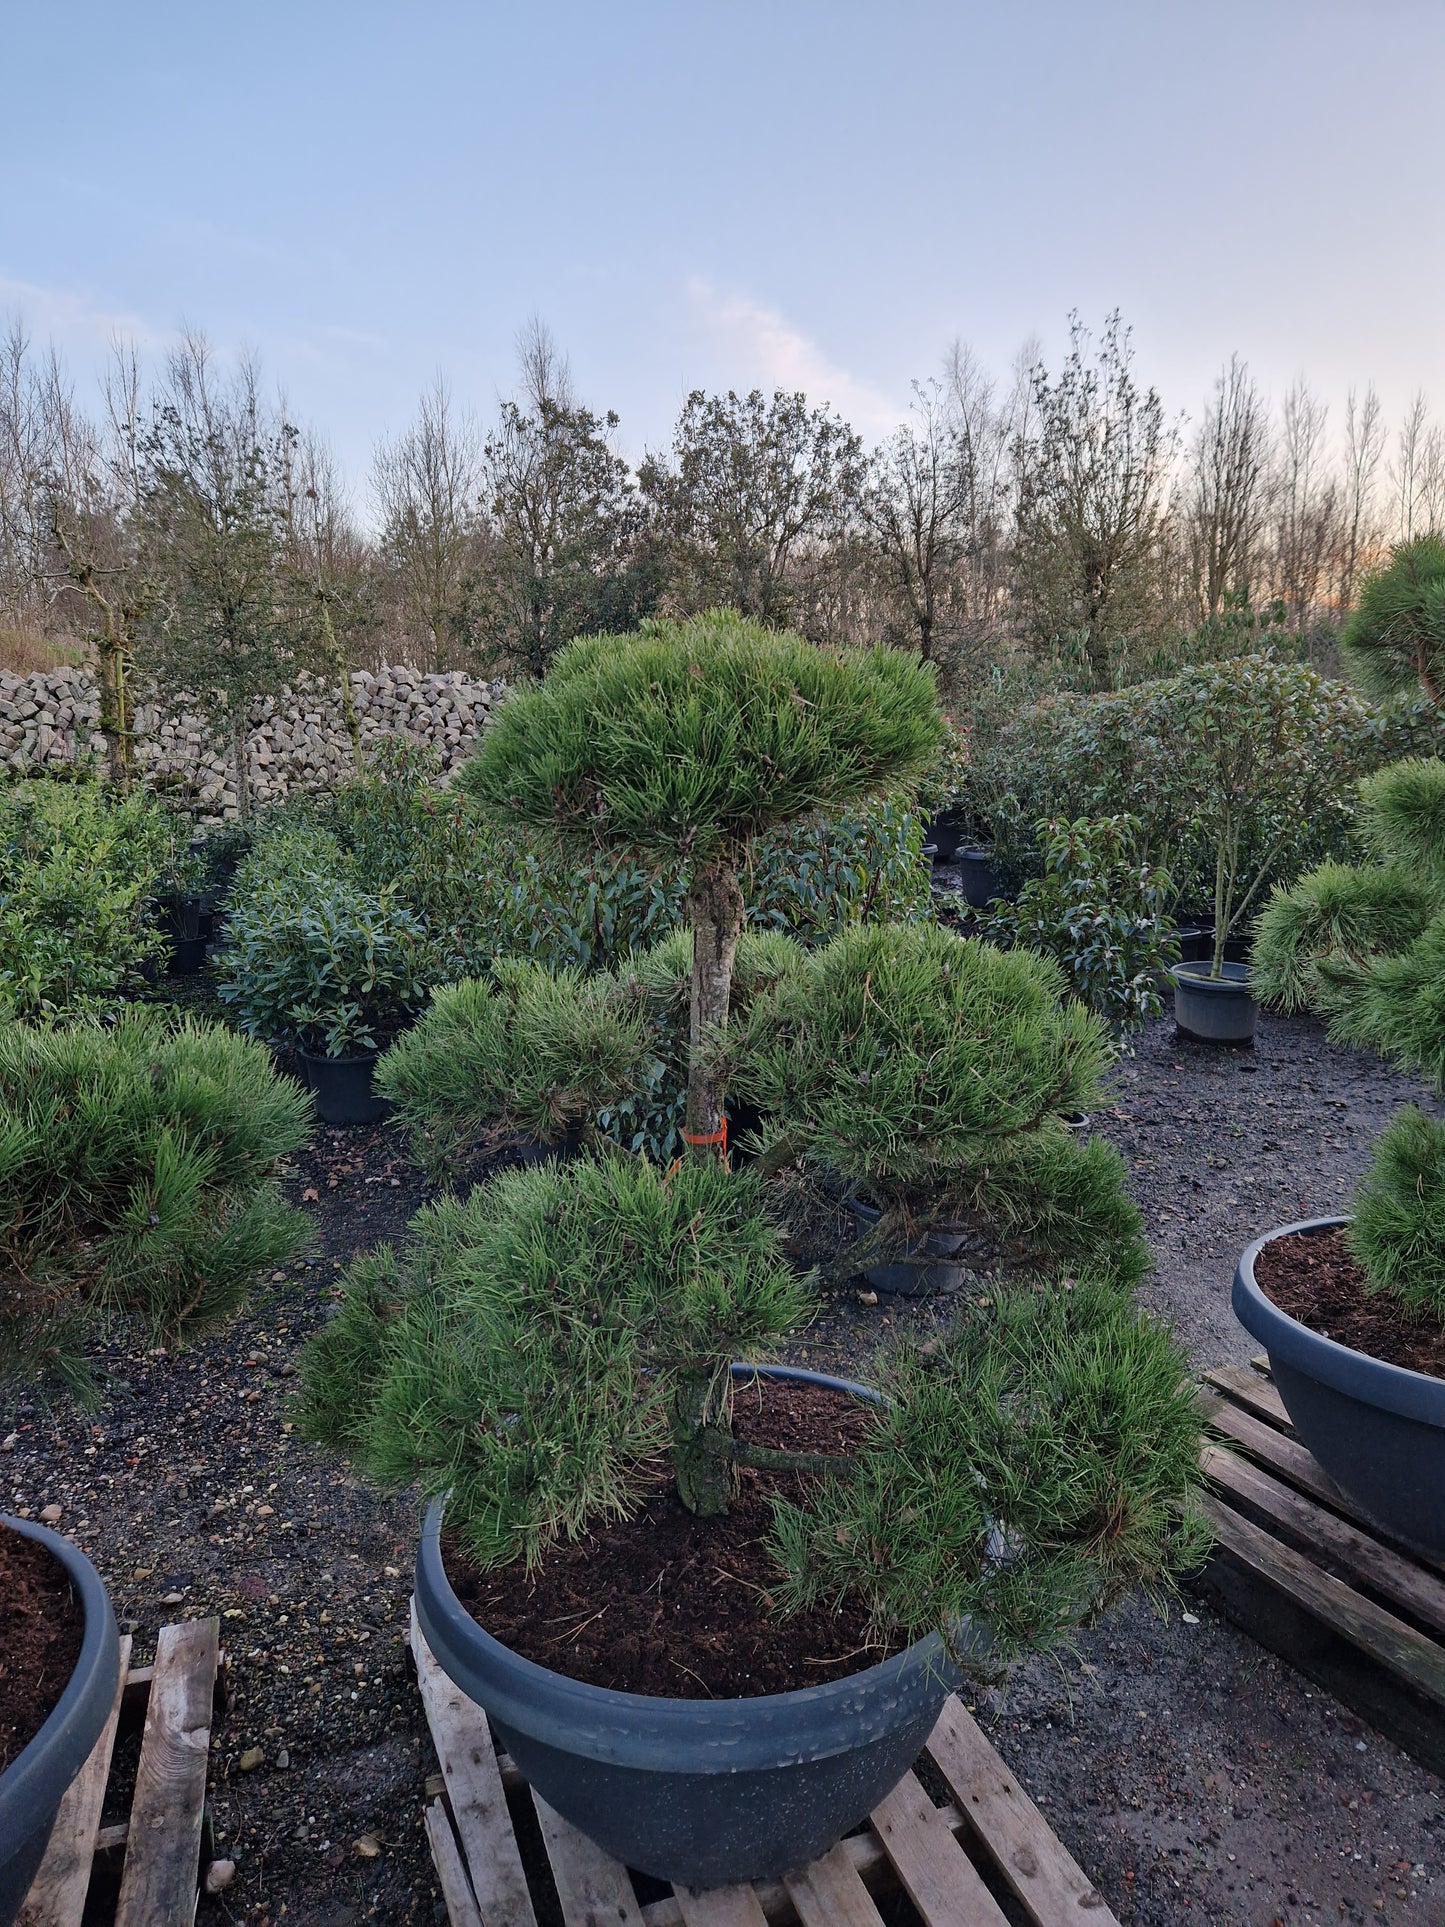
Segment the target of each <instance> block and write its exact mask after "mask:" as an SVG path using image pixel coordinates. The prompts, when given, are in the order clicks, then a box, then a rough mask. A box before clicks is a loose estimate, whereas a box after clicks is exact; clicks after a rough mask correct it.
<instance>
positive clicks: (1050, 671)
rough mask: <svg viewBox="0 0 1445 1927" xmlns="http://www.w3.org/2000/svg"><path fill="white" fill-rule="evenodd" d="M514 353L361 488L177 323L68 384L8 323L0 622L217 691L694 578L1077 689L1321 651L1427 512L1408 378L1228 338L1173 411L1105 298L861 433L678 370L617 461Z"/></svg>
mask: <svg viewBox="0 0 1445 1927" xmlns="http://www.w3.org/2000/svg"><path fill="white" fill-rule="evenodd" d="M519 358H520V368H519V377H518V382H517V388H516V394H515V397H514V399H512V400H510V401H506V402H503V403H502V404H501V407H500V409H499V411H498V413H497V416H496V418H495V420H493V421H491V422H490V423H483V422H481V421H479V420H478V419H477V418H476V417H475V416H474V415H472V414H471V413H470V412H469V411H468V410H467V409H465V408H464V407H463V406H462V405H461V404H460V403H459V402H458V401H457V400H456V399H455V398H454V397H453V395H452V394H451V393H450V392H449V390H448V388H447V386H446V385H445V383H444V382H443V381H441V380H438V381H437V382H436V384H435V385H434V386H433V387H432V388H431V389H430V390H428V392H427V393H426V394H425V395H424V396H423V397H422V399H421V402H420V405H419V408H418V412H417V416H416V419H415V421H414V423H413V424H412V426H411V427H410V428H408V429H407V430H406V431H405V433H403V434H401V435H399V436H397V437H396V438H395V439H393V440H390V441H386V442H384V443H382V444H381V445H380V446H379V447H378V448H377V450H376V453H375V458H374V462H373V467H372V473H371V478H370V488H371V492H372V501H371V504H370V510H371V512H370V513H369V514H367V515H366V516H364V517H362V516H358V514H357V513H356V510H355V506H354V504H353V503H351V502H350V501H349V500H348V497H347V493H346V491H345V489H344V488H343V487H342V485H341V481H340V478H339V475H338V471H337V468H336V465H335V463H334V461H333V459H332V457H331V455H330V452H329V450H328V447H327V444H326V442H325V439H324V437H323V436H322V435H321V434H320V433H318V432H317V431H316V430H315V429H313V428H310V427H307V426H306V425H303V424H298V423H295V422H292V421H290V420H289V419H288V418H287V417H286V414H285V412H284V410H283V409H281V408H280V407H279V406H277V405H275V404H273V403H271V402H269V401H268V400H267V399H266V396H265V391H264V388H263V384H262V381H261V378H260V375H259V373H258V371H257V370H256V369H255V368H254V367H251V366H243V367H241V368H240V369H239V370H222V369H220V368H219V367H218V364H217V362H216V360H215V359H214V358H213V357H212V355H211V354H210V352H209V351H208V349H207V347H206V344H205V343H204V341H203V340H201V339H199V338H196V337H190V338H187V339H186V340H184V341H183V342H182V343H181V345H180V346H179V347H178V348H177V349H176V350H175V351H174V352H173V353H171V354H170V355H169V356H168V357H166V359H165V361H164V362H163V364H162V365H160V366H159V367H157V368H155V369H149V370H148V369H146V368H144V367H143V366H142V365H141V363H140V362H139V360H138V358H137V356H136V355H135V354H134V352H133V351H131V350H129V349H126V348H120V349H118V350H117V351H116V353H115V355H114V359H113V363H112V366H111V367H110V370H109V372H108V376H107V380H106V383H105V387H104V402H103V405H102V406H101V407H100V408H99V409H98V410H95V411H90V410H87V409H85V408H84V407H82V406H81V404H80V403H79V401H78V400H77V392H76V388H75V385H74V383H73V380H72V378H71V376H70V374H69V372H68V371H67V369H66V368H65V366H64V365H63V363H62V362H61V360H60V359H59V357H58V356H57V354H56V353H55V352H54V351H53V350H51V349H47V348H43V347H40V346H38V345H36V344H34V343H32V342H31V341H29V340H28V339H27V338H26V336H25V334H24V332H23V329H22V328H21V327H20V326H19V325H18V324H17V325H16V326H14V327H12V329H11V331H10V334H9V337H8V340H7V342H6V343H5V345H4V349H3V355H0V631H5V630H9V631H11V632H12V633H13V634H14V635H15V636H16V637H18V638H25V637H30V638H34V637H40V638H52V639H57V640H69V641H73V642H79V643H82V644H89V645H90V646H91V647H92V648H94V649H95V650H96V651H97V653H98V654H99V655H100V657H101V659H102V663H103V664H104V662H105V661H106V660H107V659H110V658H114V659H115V660H116V662H117V663H118V664H119V669H120V673H121V674H122V676H123V675H124V673H125V671H126V669H127V667H128V666H131V665H135V664H139V665H140V667H141V669H142V671H143V672H144V673H145V674H147V675H148V676H149V677H151V679H153V680H160V681H166V680H170V681H175V680H176V679H177V678H179V679H180V680H182V681H186V682H187V683H188V686H190V687H197V686H200V685H201V684H203V683H205V682H206V680H207V677H208V676H213V677H214V679H215V681H216V686H217V690H218V692H219V693H218V695H217V698H216V700H217V704H218V705H219V708H220V710H221V711H222V712H224V713H226V714H229V713H230V711H231V710H233V709H234V708H235V706H236V704H237V703H238V702H239V701H240V700H241V697H242V695H243V694H245V693H246V692H247V691H250V690H253V689H254V688H257V687H264V686H265V685H266V680H267V677H268V676H269V675H273V674H274V675H275V676H279V675H280V674H282V673H283V671H284V670H285V669H286V668H287V667H288V666H292V665H294V663H295V662H296V661H298V660H300V661H305V662H308V663H314V664H317V665H318V666H321V667H326V666H331V667H333V668H334V667H336V666H338V665H341V664H349V665H351V666H357V665H367V664H375V663H376V662H377V661H379V660H381V659H389V660H392V661H405V662H409V663H411V664H413V665H415V666H417V667H420V668H428V669H430V668H466V669H469V670H473V671H475V672H477V673H482V674H491V673H496V672H499V671H500V672H502V673H507V674H516V673H519V672H531V673H541V672H543V671H545V669H546V666H547V664H548V662H549V660H550V659H551V657H552V655H553V654H554V653H555V651H556V650H557V649H558V648H559V647H560V646H561V645H562V644H563V643H565V642H566V641H568V640H569V639H570V638H571V637H573V636H575V635H578V634H583V633H586V632H589V631H597V630H603V629H625V628H631V627H633V626H635V624H636V623H637V622H638V621H639V620H640V619H641V618H642V617H645V616H647V615H649V614H653V613H665V614H669V615H679V614H687V613H690V612H693V611H696V610H698V609H701V608H705V607H709V606H712V605H715V604H723V603H727V604H731V605H733V606H735V607H737V608H738V609H741V610H742V611H744V612H745V613H747V614H749V615H753V616H757V617H759V618H761V619H762V620H764V621H767V622H770V623H777V624H783V623H786V624H790V625H792V626H793V627H795V628H797V629H799V630H801V631H802V632H803V633H804V634H806V635H808V636H811V637H814V638H816V639H818V640H836V641H856V640H862V639H867V640H875V639H882V640H886V641H889V642H891V643H894V644H896V645H897V646H899V647H901V648H908V649H914V650H918V651H921V652H922V653H923V654H924V655H926V656H928V657H931V658H933V659H934V660H936V661H937V662H938V663H939V664H940V666H941V668H942V669H943V671H944V674H945V679H946V682H947V684H948V685H950V686H951V687H952V688H953V689H954V691H955V692H957V693H958V694H959V695H964V694H966V693H967V692H968V690H969V689H970V688H971V687H976V686H977V685H978V683H979V681H980V679H981V678H983V677H985V676H986V675H989V674H994V673H996V671H997V670H998V668H999V666H1000V665H1013V666H1015V667H1020V668H1025V667H1026V668H1028V669H1030V670H1032V671H1033V672H1036V673H1040V674H1042V675H1043V676H1044V677H1046V678H1047V679H1048V680H1050V681H1059V682H1064V683H1069V684H1073V685H1074V686H1082V687H1094V688H1105V687H1111V686H1114V685H1117V684H1118V683H1120V682H1125V681H1129V680H1131V679H1134V678H1137V677H1138V676H1140V675H1147V674H1150V673H1153V672H1155V671H1157V670H1159V669H1163V668H1168V667H1171V666H1173V665H1174V664H1176V663H1177V662H1178V661H1180V660H1182V659H1184V658H1186V657H1188V656H1190V655H1196V654H1200V653H1204V654H1221V655H1223V654H1229V653H1233V652H1235V651H1237V650H1239V649H1243V648H1248V647H1255V646H1257V644H1258V639H1259V636H1260V632H1261V630H1264V631H1267V632H1269V633H1270V634H1271V635H1272V637H1273V638H1274V639H1275V640H1277V641H1279V642H1281V643H1288V644H1289V645H1290V646H1291V647H1292V648H1293V649H1294V650H1296V651H1297V652H1299V653H1304V654H1309V655H1312V656H1315V657H1317V658H1319V657H1327V656H1328V655H1329V653H1330V650H1331V647H1332V639H1333V636H1334V634H1335V633H1336V632H1337V630H1338V627H1339V624H1340V622H1341V620H1342V618H1343V616H1344V614H1345V613H1346V612H1347V611H1348V609H1349V607H1350V605H1351V603H1352V600H1353V598H1354V595H1355V592H1356V586H1357V584H1358V582H1359V579H1360V576H1361V573H1362V571H1363V570H1364V569H1365V568H1367V567H1369V566H1370V565H1371V564H1373V563H1374V562H1375V561H1377V560H1378V559H1379V557H1380V555H1381V553H1382V552H1383V550H1384V548H1385V547H1386V546H1387V544H1388V543H1389V542H1390V541H1392V540H1395V539H1398V538H1400V537H1404V536H1409V535H1412V534H1420V533H1422V532H1424V531H1426V530H1430V529H1435V528H1439V527H1440V526H1442V524H1445V438H1442V433H1441V429H1440V428H1439V427H1438V426H1436V425H1434V424H1432V423H1431V422H1430V420H1429V418H1428V414H1427V411H1426V408H1425V405H1424V403H1423V401H1417V402H1416V403H1415V404H1414V406H1413V407H1412V408H1411V410H1410V411H1409V413H1408V414H1407V416H1406V418H1405V420H1404V422H1403V423H1401V424H1399V425H1398V427H1397V428H1395V429H1394V430H1393V431H1391V430H1390V429H1389V428H1388V427H1387V425H1386V423H1385V422H1384V420H1383V416H1382V411H1381V407H1380V403H1379V399H1378V397H1377V395H1376V394H1375V391H1374V389H1373V388H1366V389H1364V390H1363V391H1352V392H1351V394H1350V395H1349V397H1348V399H1347V402H1346V405H1345V409H1344V413H1343V419H1342V420H1339V421H1336V422H1331V420H1330V418H1329V416H1328V412H1327V410H1326V407H1325V405H1324V403H1323V402H1322V401H1320V400H1319V399H1318V397H1316V396H1315V395H1314V394H1313V393H1312V392H1311V390H1310V389H1309V387H1308V386H1307V384H1306V383H1305V382H1304V381H1303V380H1301V381H1299V382H1297V383H1296V384H1295V385H1294V386H1293V387H1292V388H1291V389H1290V391H1289V392H1288V394H1286V395H1285V397H1284V399H1283V401H1282V403H1281V404H1280V405H1279V406H1278V407H1277V408H1271V407H1270V406H1268V405H1267V403H1266V401H1265V398H1264V396H1263V395H1262V393H1261V391H1260V389H1259V387H1258V385H1257V384H1256V382H1255V381H1254V379H1253V378H1252V376H1251V375H1250V372H1249V369H1248V367H1247V366H1246V364H1245V363H1244V362H1243V361H1242V360H1241V359H1240V358H1239V357H1237V356H1235V357H1233V358H1231V359H1230V361H1229V362H1228V363H1227V364H1226V365H1225V366H1224V368H1223V369H1222V370H1221V372H1220V375H1219V378H1218V380H1217V381H1216V382H1215V384H1214V387H1213V390H1212V392H1211V394H1210V395H1209V396H1208V397H1207V398H1206V399H1205V401H1204V404H1203V407H1202V409H1201V410H1200V412H1199V413H1198V415H1197V417H1196V418H1195V419H1194V420H1193V421H1192V422H1190V421H1187V420H1185V419H1184V418H1182V417H1181V418H1178V419H1176V418H1174V417H1172V416H1171V415H1169V414H1168V413H1167V412H1166V409H1165V406H1164V403H1163V401H1162V399H1161V397H1160V396H1159V395H1158V393H1157V392H1156V391H1155V390H1154V389H1152V388H1143V387H1141V386H1140V385H1139V383H1138V381H1137V380H1136V377H1135V374H1134V367H1133V349H1132V345H1131V340H1130V333H1129V330H1128V329H1127V328H1126V327H1125V326H1124V325H1123V323H1122V322H1121V320H1120V318H1119V316H1118V315H1117V314H1114V315H1111V316H1109V317H1108V318H1107V319H1106V320H1105V322H1104V325H1103V328H1102V330H1101V331H1100V332H1099V333H1098V334H1097V335H1091V333H1090V332H1089V331H1088V330H1087V329H1086V328H1085V327H1084V326H1083V325H1082V323H1081V322H1080V321H1079V320H1078V318H1077V317H1074V318H1073V319H1072V321H1071V330H1070V340H1069V348H1068V352H1067V354H1066V355H1065V357H1064V359H1063V361H1062V363H1061V364H1060V365H1059V366H1057V367H1052V368H1051V367H1049V366H1048V365H1046V364H1045V362H1044V361H1043V360H1042V358H1041V357H1040V355H1039V354H1038V353H1037V352H1036V351H1034V350H1033V349H1031V348H1025V349H1024V351H1023V352H1021V354H1020V355H1019V357H1018V358H1017V360H1016V362H1015V365H1014V368H1013V370H1012V372H1011V373H1010V374H1009V375H1008V376H1007V377H1005V378H1003V379H996V378H995V377H994V376H993V375H991V374H990V373H989V372H987V371H986V370H985V369H983V368H982V367H981V366H980V364H979V362H978V361H977V360H976V358H975V357H974V356H973V354H972V353H971V352H970V351H969V350H968V349H967V348H966V347H964V346H963V345H961V344H960V345H956V346H955V347H954V348H953V349H952V351H951V352H950V353H949V355H948V356H947V358H946V361H945V363H944V366H943V370H942V372H941V373H940V374H939V375H937V376H934V377H930V378H929V379H927V380H921V381H919V382H917V383H916V384H915V386H914V395H913V403H912V407H911V410H910V412H909V416H908V419H907V421H906V422H905V424H904V425H903V426H901V427H900V428H899V429H898V430H897V432H896V433H895V434H894V435H892V436H891V437H890V438H888V439H887V440H885V441H884V442H882V443H881V444H880V445H878V446H877V447H873V448H869V447H866V446H865V445H864V443H863V441H862V439H861V438H860V437H859V436H858V435H857V434H856V433H855V432H854V431H853V429H852V428H851V427H850V426H849V424H848V423H847V422H845V421H844V420H842V419H841V417H840V416H838V415H837V414H836V413H835V412H833V411H832V410H831V409H830V408H828V407H827V406H813V405H811V404H810V402H809V400H808V398H807V397H805V396H804V395H801V394H789V393H784V392H778V393H775V394H773V395H771V396H769V395H764V394H762V393H759V392H757V391H754V392H752V393H750V394H747V395H737V394H733V393H728V394H724V395H715V394H706V393H704V392H702V391H701V390H698V391H696V392H694V393H693V394H691V395H689V396H688V398H687V401H686V402H685V404H684V406H683V409H682V412H681V414H680V416H679V418H678V421H677V425H676V428H675V430H674V433H673V437H672V442H671V446H670V447H669V448H667V449H666V450H662V451H658V452H656V453H652V454H649V455H648V456H647V457H646V458H645V459H644V460H643V461H641V462H640V463H639V464H638V465H637V466H636V467H635V468H634V467H632V466H630V465H629V463H628V462H627V461H626V460H624V459H623V458H622V457H621V456H620V455H619V453H618V452H617V431H618V426H619V424H618V418H617V416H616V415H615V414H613V413H611V412H608V411H600V412H599V411H598V410H596V409H594V408H592V407H591V406H589V405H588V404H587V403H586V402H585V401H584V400H583V399H582V398H581V397H580V396H579V394H578V393H577V390H576V387H575V384H574V382H573V379H572V376H571V374H570V371H569V368H568V365H567V362H566V360H565V358H564V357H563V355H562V354H561V353H560V351H559V350H558V348H557V347H556V345H555V344H554V342H553V341H552V339H551V337H550V336H549V335H548V333H547V332H546V330H545V329H544V328H543V327H541V326H540V325H539V324H536V323H534V324H532V325H531V326H529V327H528V329H527V330H525V331H524V333H523V335H522V337H521V340H520V344H519ZM227 688H230V690H231V694H230V695H226V694H225V691H226V689H227ZM120 700H121V701H122V702H123V700H124V698H123V695H122V697H121V698H120ZM227 705H229V706H230V707H229V708H228V707H227ZM121 720H122V723H123V720H124V719H123V716H122V719H121Z"/></svg>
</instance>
